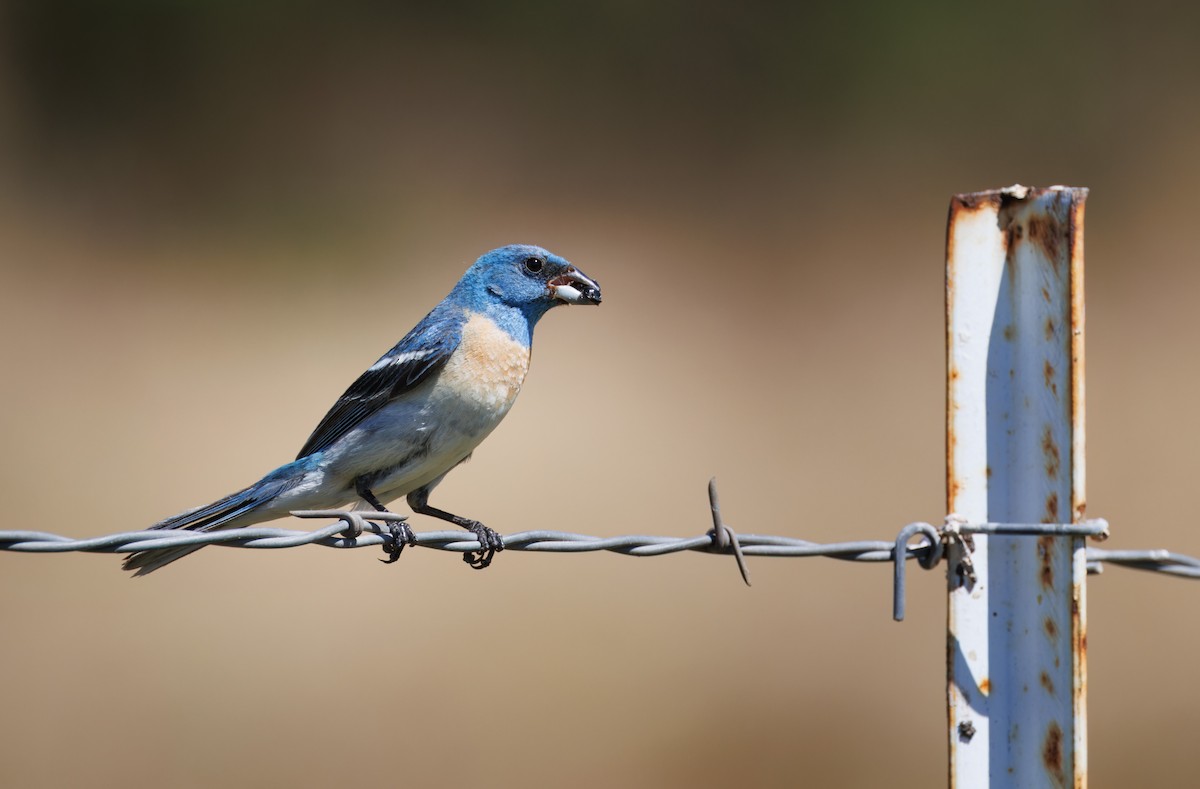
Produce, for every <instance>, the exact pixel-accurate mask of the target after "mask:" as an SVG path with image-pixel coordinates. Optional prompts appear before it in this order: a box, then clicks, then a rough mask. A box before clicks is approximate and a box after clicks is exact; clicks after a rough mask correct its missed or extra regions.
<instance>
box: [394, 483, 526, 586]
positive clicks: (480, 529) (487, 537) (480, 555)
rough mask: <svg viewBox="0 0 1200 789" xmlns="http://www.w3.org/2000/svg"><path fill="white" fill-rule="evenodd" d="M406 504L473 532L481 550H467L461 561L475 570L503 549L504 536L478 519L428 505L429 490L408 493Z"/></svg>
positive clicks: (420, 512) (484, 565) (418, 512)
mask: <svg viewBox="0 0 1200 789" xmlns="http://www.w3.org/2000/svg"><path fill="white" fill-rule="evenodd" d="M408 506H410V507H412V511H413V512H415V513H417V514H419V515H429V516H431V517H434V518H440V519H441V520H444V521H449V522H450V523H453V524H454V525H455V526H461V527H462V528H464V529H466V530H467V531H469V532H471V533H472V534H474V535H475V539H477V540H479V547H480V548H481V550H478V551H467V552H466V553H464V554H463V561H464V562H466V563H467V564H469V565H471V567H473V568H475V569H476V570H482V569H483V568H485V567H487V566H488V565H489V564H491V563H492V557H493V556H495V555H496V551H503V550H504V538H503V537H501V536H500V535H499V534H498V533H497V532H495V531H493V530H492V529H489V528H488V527H487V526H484V525H483V524H482V523H480V522H479V521H473V520H471V519H470V518H464V517H462V516H460V515H455V514H453V513H450V512H446V511H445V510H439V509H438V508H437V507H431V506H429V491H427V490H424V489H422V490H415V491H413V492H412V493H410V494H408Z"/></svg>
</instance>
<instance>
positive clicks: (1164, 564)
mask: <svg viewBox="0 0 1200 789" xmlns="http://www.w3.org/2000/svg"><path fill="white" fill-rule="evenodd" d="M708 495H709V506H710V507H711V509H712V518H713V527H712V529H710V530H709V531H708V532H706V533H705V534H702V535H699V536H696V537H656V536H649V535H640V534H631V535H625V536H621V537H594V536H591V535H587V534H572V533H570V532H561V531H541V530H538V531H524V532H517V533H515V534H507V535H505V537H504V546H505V549H506V550H511V551H533V552H540V553H583V552H587V551H609V552H612V553H620V554H625V555H626V556H661V555H663V554H668V553H679V552H682V551H700V552H704V553H716V554H725V555H731V556H733V557H734V558H735V559H736V561H737V565H738V571H739V572H740V573H741V576H742V580H743V581H744V582H745V583H746V585H747V586H749V585H750V574H749V570H748V569H747V566H746V557H747V556H794V557H800V556H826V557H829V558H831V559H840V560H842V561H854V562H893V563H894V575H893V602H892V615H893V618H895V619H896V620H897V621H901V620H903V619H904V612H905V611H904V608H905V606H904V598H905V591H906V590H905V585H906V573H905V566H906V564H907V560H909V559H916V560H917V562H918V563H919V564H920V566H921V567H922V568H924V569H926V570H931V569H933V568H934V567H937V566H938V564H939V563H940V562H941V560H942V558H943V556H944V555H945V552H946V548H947V546H949V545H950V544H951V543H954V544H958V545H960V546H962V548H963V550H962V551H960V552H959V554H960V555H961V557H962V567H960V568H959V571H960V572H970V571H971V568H970V551H971V549H972V546H973V542H972V535H974V534H1016V535H1033V536H1037V535H1059V536H1062V535H1070V536H1079V537H1091V538H1093V539H1098V540H1102V539H1105V538H1106V537H1107V536H1108V522H1107V521H1105V520H1103V519H1095V520H1089V521H1083V522H1081V523H966V522H964V521H963V520H962V519H961V518H958V517H957V516H955V515H949V516H947V518H946V522H945V524H944V525H942V526H941V527H935V526H933V525H931V524H928V523H911V524H909V525H907V526H905V527H904V528H903V529H901V530H900V533H899V534H898V535H897V537H896V539H894V540H891V541H886V540H856V541H850V542H836V543H816V542H810V541H808V540H802V539H798V538H795V537H779V536H773V535H767V534H739V533H736V532H734V531H733V529H731V528H730V527H729V526H728V524H726V523H725V522H724V519H723V518H722V517H721V507H720V501H719V499H718V497H717V488H716V480H712V481H710V482H709V487H708ZM292 515H294V516H296V517H298V518H306V519H311V518H322V519H324V518H329V519H333V520H334V522H333V523H332V524H330V525H327V526H324V527H322V528H320V529H316V530H315V531H307V532H305V531H293V530H290V529H278V528H268V527H261V526H254V527H249V528H244V529H228V530H225V531H212V532H195V531H185V530H179V531H164V530H149V531H132V532H121V533H118V534H109V535H106V536H103V537H91V538H87V539H81V540H76V539H71V538H69V537H63V536H61V535H57V534H51V533H49V532H41V531H0V550H3V551H20V552H25V553H65V552H68V551H86V552H91V553H133V552H135V551H148V550H155V549H159V548H177V547H182V546H195V545H226V546H231V547H236V548H259V549H264V548H265V549H272V548H293V547H295V546H298V545H323V546H325V547H328V548H363V547H367V546H372V545H376V546H383V548H384V550H385V551H386V552H391V551H393V549H394V546H393V542H394V539H395V538H394V537H393V536H392V530H391V529H389V528H388V526H387V524H388V523H390V522H401V521H404V520H406V517H405V516H403V515H397V514H395V513H390V512H359V511H344V510H303V511H296V512H293V513H292ZM381 524H382V525H381ZM917 536H920V537H921V538H922V539H921V540H920V541H919V542H917V543H915V544H913V545H910V544H909V543H910V542H911V541H912V539H913V538H914V537H917ZM415 537H416V540H415V542H414V543H413V544H414V545H417V546H419V547H422V548H433V549H435V550H441V551H454V552H458V553H468V552H471V551H479V550H481V549H482V546H481V545H480V544H479V542H478V540H477V539H476V538H475V537H474V535H471V534H470V533H464V532H461V531H431V532H419V533H417V534H416V535H415ZM898 559H902V560H900V561H898ZM1087 562H1088V570H1089V571H1090V572H1100V570H1101V569H1102V568H1103V565H1104V564H1106V563H1107V564H1116V565H1119V566H1122V567H1131V568H1134V569H1138V570H1151V571H1155V572H1161V573H1166V574H1169V575H1174V576H1176V577H1182V578H1197V579H1200V559H1197V558H1195V557H1192V556H1185V555H1183V554H1179V553H1173V552H1170V551H1165V550H1149V551H1116V550H1102V549H1099V548H1088V549H1087Z"/></svg>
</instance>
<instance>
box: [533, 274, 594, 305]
mask: <svg viewBox="0 0 1200 789" xmlns="http://www.w3.org/2000/svg"><path fill="white" fill-rule="evenodd" d="M546 287H548V288H549V289H550V295H551V296H553V297H554V298H556V299H560V300H562V301H565V302H566V303H567V304H599V303H600V286H599V285H598V284H597V283H596V280H594V279H592V278H591V277H589V276H588V275H587V274H584V273H583V272H582V271H580V270H579V269H577V268H575V267H574V266H568V267H567V269H566V270H565V271H563V273H561V274H559V275H558V276H557V277H555V278H554V279H552V280H550V281H549V282H547V283H546Z"/></svg>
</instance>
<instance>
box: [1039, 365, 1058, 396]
mask: <svg viewBox="0 0 1200 789" xmlns="http://www.w3.org/2000/svg"><path fill="white" fill-rule="evenodd" d="M1042 377H1043V378H1044V379H1045V380H1046V388H1047V389H1049V390H1050V393H1051V394H1052V395H1054V397H1055V399H1057V398H1058V384H1057V383H1056V382H1055V380H1054V365H1052V364H1050V360H1049V359H1047V360H1046V364H1045V365H1044V366H1043V367H1042Z"/></svg>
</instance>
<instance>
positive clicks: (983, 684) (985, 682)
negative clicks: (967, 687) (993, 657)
mask: <svg viewBox="0 0 1200 789" xmlns="http://www.w3.org/2000/svg"><path fill="white" fill-rule="evenodd" d="M979 690H980V691H982V692H983V695H985V696H987V695H988V694H990V693H991V692H992V681H991V680H990V679H988V678H987V677H984V678H983V679H981V680H979Z"/></svg>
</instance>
